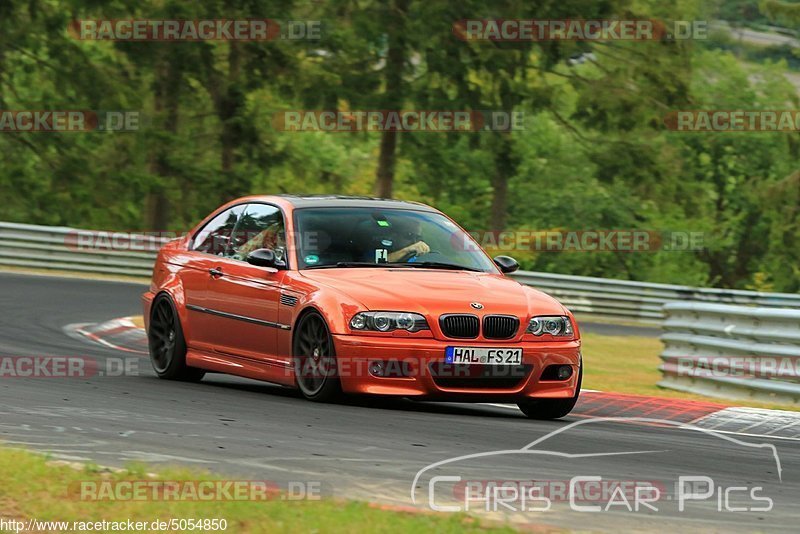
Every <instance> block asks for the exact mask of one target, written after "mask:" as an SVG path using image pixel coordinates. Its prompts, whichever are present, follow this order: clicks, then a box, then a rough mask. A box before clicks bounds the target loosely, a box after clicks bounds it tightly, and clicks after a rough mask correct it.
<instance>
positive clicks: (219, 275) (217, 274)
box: [208, 268, 223, 278]
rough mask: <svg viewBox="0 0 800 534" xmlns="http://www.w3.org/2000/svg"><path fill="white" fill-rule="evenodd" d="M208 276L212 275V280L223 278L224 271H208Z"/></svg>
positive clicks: (214, 269) (215, 269)
mask: <svg viewBox="0 0 800 534" xmlns="http://www.w3.org/2000/svg"><path fill="white" fill-rule="evenodd" d="M208 274H210V275H211V278H219V277H221V276H222V274H223V273H222V269H217V268H212V269H209V270H208Z"/></svg>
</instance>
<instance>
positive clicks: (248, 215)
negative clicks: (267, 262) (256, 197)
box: [230, 204, 286, 260]
mask: <svg viewBox="0 0 800 534" xmlns="http://www.w3.org/2000/svg"><path fill="white" fill-rule="evenodd" d="M230 242H231V248H232V250H233V254H232V256H233V257H234V258H236V259H239V260H244V259H245V258H247V255H248V254H249V253H250V252H252V251H254V250H257V249H260V248H268V249H271V250H272V251H274V252H275V257H276V258H277V259H280V260H285V258H286V231H285V228H284V224H283V215H282V214H281V210H280V209H279V208H277V207H275V206H270V205H267V204H249V205H248V206H247V209H246V210H245V212H244V215H242V216H241V217H240V218H239V224H238V225H237V226H236V230H234V232H233V235H232V236H231V240H230Z"/></svg>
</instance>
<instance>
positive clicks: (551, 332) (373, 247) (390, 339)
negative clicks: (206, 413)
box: [143, 195, 583, 419]
mask: <svg viewBox="0 0 800 534" xmlns="http://www.w3.org/2000/svg"><path fill="white" fill-rule="evenodd" d="M517 267H518V265H517V262H516V261H515V260H513V259H512V258H510V257H508V256H498V257H496V258H494V259H492V258H490V257H489V256H488V255H487V254H486V252H485V251H483V250H482V249H481V248H480V246H479V245H478V244H477V243H476V242H475V241H474V240H473V239H472V237H471V236H470V235H469V234H468V233H467V232H465V231H464V230H463V229H462V228H460V227H459V226H458V225H457V224H456V223H455V222H454V221H452V220H451V219H450V218H449V217H447V216H446V215H444V214H443V213H441V212H440V211H438V210H436V209H434V208H432V207H430V206H426V205H424V204H420V203H416V202H404V201H398V200H385V199H374V198H365V197H343V196H292V195H278V196H254V197H246V198H241V199H238V200H235V201H233V202H230V203H228V204H226V205H224V206H222V207H221V208H219V209H218V210H216V211H215V212H213V213H212V214H211V215H209V216H208V217H207V218H206V219H205V220H203V221H202V222H200V224H198V225H197V226H196V227H195V228H194V229H193V230H192V231H191V232H189V233H188V234H187V235H185V236H184V237H182V238H179V239H176V240H174V241H171V242H169V243H167V244H166V245H165V246H164V247H162V249H161V251H160V252H159V255H158V260H157V262H156V264H155V268H154V270H153V279H152V282H151V284H150V288H149V290H148V291H147V292H146V293H145V294H144V295H143V303H144V317H145V326H146V329H147V334H148V341H149V350H150V357H151V360H152V364H153V367H154V369H155V371H156V373H157V374H158V376H159V377H161V378H165V379H173V380H190V381H196V380H200V379H202V378H203V376H204V375H205V374H206V373H207V372H218V373H229V374H233V375H239V376H243V377H248V378H253V379H257V380H264V381H268V382H273V383H277V384H283V385H286V386H289V387H294V388H297V389H299V390H300V392H302V394H303V396H305V397H306V398H308V399H310V400H314V401H331V400H333V399H335V398H336V397H338V396H340V395H342V394H368V395H395V396H401V397H408V398H415V399H431V400H452V401H459V402H513V403H516V404H518V405H519V407H520V408H521V409H522V411H523V412H524V413H525V414H526V415H528V416H529V417H531V418H536V419H552V418H558V417H563V416H564V415H566V414H568V413H569V412H570V410H572V408H573V406H574V405H575V403H576V401H577V399H578V395H579V393H580V387H581V377H582V374H583V373H582V360H581V351H580V349H581V343H580V334H579V332H578V326H577V324H576V323H575V319H574V318H573V316H572V314H571V313H570V312H569V311H568V310H567V309H566V308H565V307H564V306H562V305H561V304H560V303H559V302H558V301H556V300H555V299H553V298H552V297H550V296H549V295H546V294H544V293H542V292H541V291H538V290H536V289H534V288H532V287H529V286H525V285H522V284H520V283H518V282H517V281H515V280H514V279H512V278H509V277H508V276H506V275H507V274H508V273H511V272H513V271H514V270H516V269H517Z"/></svg>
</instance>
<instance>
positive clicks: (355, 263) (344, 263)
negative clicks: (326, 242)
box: [306, 261, 398, 269]
mask: <svg viewBox="0 0 800 534" xmlns="http://www.w3.org/2000/svg"><path fill="white" fill-rule="evenodd" d="M338 267H398V265H397V264H393V263H371V262H368V261H340V262H337V263H328V264H325V265H309V266H307V267H306V269H336V268H338Z"/></svg>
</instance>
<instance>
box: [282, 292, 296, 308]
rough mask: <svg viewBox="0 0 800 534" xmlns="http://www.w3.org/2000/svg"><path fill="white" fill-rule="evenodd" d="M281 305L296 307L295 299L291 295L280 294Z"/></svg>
mask: <svg viewBox="0 0 800 534" xmlns="http://www.w3.org/2000/svg"><path fill="white" fill-rule="evenodd" d="M281 304H283V305H284V306H289V307H294V306H295V305H297V297H293V296H291V295H285V294H283V293H282V294H281Z"/></svg>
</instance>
